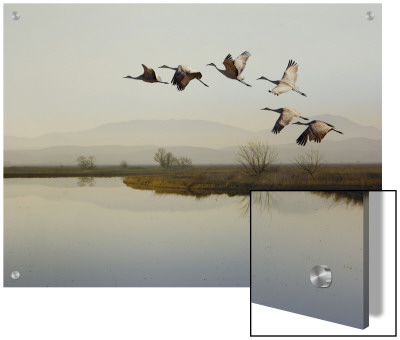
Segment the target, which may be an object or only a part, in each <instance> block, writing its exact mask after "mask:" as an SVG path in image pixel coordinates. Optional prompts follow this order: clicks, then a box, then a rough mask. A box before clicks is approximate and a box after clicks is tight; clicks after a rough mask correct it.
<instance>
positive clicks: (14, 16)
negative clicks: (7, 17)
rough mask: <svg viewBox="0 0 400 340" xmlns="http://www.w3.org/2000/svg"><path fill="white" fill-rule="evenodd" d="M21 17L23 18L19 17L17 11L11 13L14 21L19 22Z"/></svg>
mask: <svg viewBox="0 0 400 340" xmlns="http://www.w3.org/2000/svg"><path fill="white" fill-rule="evenodd" d="M20 17H21V16H20V15H19V13H18V12H17V11H14V12H12V13H11V18H12V19H13V20H19V18H20Z"/></svg>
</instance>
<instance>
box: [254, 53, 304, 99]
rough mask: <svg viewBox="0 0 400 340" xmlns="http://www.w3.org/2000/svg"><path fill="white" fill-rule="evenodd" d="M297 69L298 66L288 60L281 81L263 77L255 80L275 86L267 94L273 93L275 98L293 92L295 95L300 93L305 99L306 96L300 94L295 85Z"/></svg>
mask: <svg viewBox="0 0 400 340" xmlns="http://www.w3.org/2000/svg"><path fill="white" fill-rule="evenodd" d="M298 68H299V66H298V65H297V64H296V62H295V61H294V60H289V63H288V66H287V67H286V70H285V73H284V74H283V77H282V79H281V80H271V79H268V78H266V77H264V76H263V77H260V78H258V79H257V80H259V79H265V80H268V81H270V82H271V83H274V84H275V85H277V86H276V87H274V88H273V89H272V91H269V90H268V92H269V93H273V94H274V95H276V96H279V95H280V94H282V93H285V92H288V91H295V92H297V93H300V94H301V95H302V96H304V97H307V95H306V94H305V93H303V92H300V91H299V88H298V87H297V86H296V85H295V84H296V80H297V70H298Z"/></svg>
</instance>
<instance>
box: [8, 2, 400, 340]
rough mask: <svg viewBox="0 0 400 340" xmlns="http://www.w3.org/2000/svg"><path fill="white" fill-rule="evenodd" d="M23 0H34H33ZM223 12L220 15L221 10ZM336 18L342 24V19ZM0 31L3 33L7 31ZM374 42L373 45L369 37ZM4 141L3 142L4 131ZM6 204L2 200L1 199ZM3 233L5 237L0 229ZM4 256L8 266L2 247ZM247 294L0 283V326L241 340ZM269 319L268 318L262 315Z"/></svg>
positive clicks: (390, 110)
mask: <svg viewBox="0 0 400 340" xmlns="http://www.w3.org/2000/svg"><path fill="white" fill-rule="evenodd" d="M13 2H14V1H10V3H13ZM23 2H24V3H34V2H33V1H28V0H25V1H23ZM41 2H42V3H45V2H47V1H41ZM64 2H69V1H64ZM86 2H87V3H88V2H92V1H86ZM96 2H103V1H96ZM120 2H121V3H123V2H126V1H120ZM158 2H161V1H158ZM253 2H256V1H253ZM289 2H291V3H294V2H298V3H301V2H302V1H295V0H291V1H289ZM309 2H317V3H318V2H320V1H309ZM357 2H362V3H368V2H370V3H373V2H371V1H365V0H364V1H355V0H353V1H351V3H357ZM382 3H383V17H384V19H383V51H384V53H383V189H399V167H398V165H399V151H398V149H399V147H398V146H399V144H400V143H399V141H398V135H399V131H398V130H399V128H400V120H399V115H400V110H399V103H398V98H399V97H400V82H399V78H400V77H399V76H400V66H399V64H400V53H399V46H400V45H399V42H398V41H399V35H398V32H400V24H399V22H400V19H399V18H400V6H399V2H398V1H396V0H387V1H382ZM221 20H222V21H223V18H222V19H221ZM205 24H206V22H205ZM238 24H240V23H238ZM338 24H340V20H339V19H338ZM1 30H2V25H1ZM0 37H1V39H2V37H3V34H2V32H1V35H0ZM294 38H295V35H294ZM1 46H3V43H2V42H1ZM371 48H375V47H374V46H373V45H371ZM366 53H368V51H366ZM27 57H28V58H29V56H27ZM1 72H2V70H1ZM365 72H368V70H365ZM1 78H3V76H2V74H1ZM343 81H347V80H346V79H343ZM351 81H357V80H356V79H352V80H351ZM360 86H362V84H360ZM0 143H1V145H0V147H1V148H2V143H3V140H2V139H1V140H0ZM1 169H2V168H1ZM1 206H2V207H3V204H1ZM0 241H1V245H2V244H3V235H2V234H1V240H0ZM392 256H394V254H392ZM0 263H1V272H3V270H2V265H3V251H2V249H1V251H0ZM249 301H250V290H249V288H216V289H214V288H187V289H182V288H179V289H177V288H165V289H160V288H157V289H156V288H148V289H142V288H119V289H114V288H96V289H88V288H70V289H64V288H58V289H55V288H52V289H47V288H35V289H29V288H23V289H10V288H1V289H0V313H1V316H0V332H1V333H0V334H1V335H2V336H3V338H5V339H36V338H38V339H39V338H40V339H43V340H44V339H52V340H53V339H60V340H62V339H68V340H71V339H170V338H171V339H172V338H173V339H174V340H178V339H202V340H203V339H229V340H235V339H240V340H241V339H247V338H249V334H250V318H249V316H250V308H249ZM277 315H278V314H277ZM287 315H288V314H286V313H285V315H284V316H283V317H282V318H277V319H276V320H274V323H275V324H276V325H277V327H278V328H279V329H282V332H284V333H287V330H288V329H289V328H294V327H295V326H294V325H293V324H292V322H293V321H292V319H291V318H288V317H287ZM268 321H271V320H265V322H268ZM372 322H373V320H371V323H372ZM269 323H270V324H271V323H272V322H269ZM324 326H325V323H319V321H318V323H315V324H313V327H318V328H320V331H321V333H324V331H325V327H324ZM281 334H282V333H281Z"/></svg>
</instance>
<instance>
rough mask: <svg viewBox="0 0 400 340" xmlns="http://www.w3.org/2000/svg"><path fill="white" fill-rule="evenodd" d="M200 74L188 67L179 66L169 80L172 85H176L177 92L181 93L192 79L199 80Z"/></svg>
mask: <svg viewBox="0 0 400 340" xmlns="http://www.w3.org/2000/svg"><path fill="white" fill-rule="evenodd" d="M201 77H202V74H201V73H200V72H198V71H196V70H193V69H191V68H190V67H188V66H183V65H179V66H178V69H177V70H176V71H175V74H174V76H173V78H172V80H171V83H172V85H176V87H177V89H178V91H183V90H184V89H185V88H186V86H187V85H188V84H189V83H190V81H191V80H192V79H194V78H197V79H201Z"/></svg>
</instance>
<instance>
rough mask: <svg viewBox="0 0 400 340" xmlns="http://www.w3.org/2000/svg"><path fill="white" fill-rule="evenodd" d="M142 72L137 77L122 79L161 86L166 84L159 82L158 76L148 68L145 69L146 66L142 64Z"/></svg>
mask: <svg viewBox="0 0 400 340" xmlns="http://www.w3.org/2000/svg"><path fill="white" fill-rule="evenodd" d="M142 66H143V69H144V72H143V74H141V75H140V76H138V77H131V76H126V77H124V78H128V79H137V80H143V81H145V82H146V83H162V84H168V83H167V82H165V81H161V78H160V76H159V75H157V74H156V73H155V72H154V70H153V69H152V68H150V67H147V66H146V65H144V64H142Z"/></svg>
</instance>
